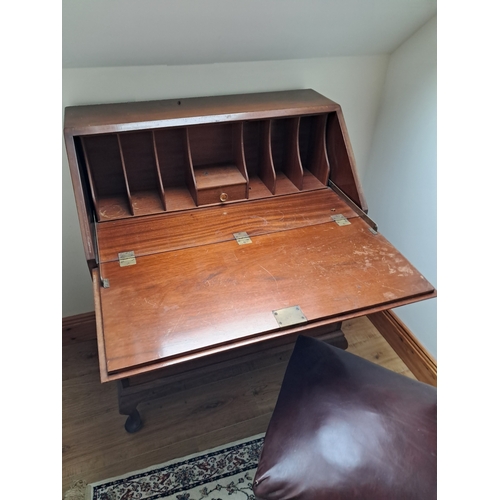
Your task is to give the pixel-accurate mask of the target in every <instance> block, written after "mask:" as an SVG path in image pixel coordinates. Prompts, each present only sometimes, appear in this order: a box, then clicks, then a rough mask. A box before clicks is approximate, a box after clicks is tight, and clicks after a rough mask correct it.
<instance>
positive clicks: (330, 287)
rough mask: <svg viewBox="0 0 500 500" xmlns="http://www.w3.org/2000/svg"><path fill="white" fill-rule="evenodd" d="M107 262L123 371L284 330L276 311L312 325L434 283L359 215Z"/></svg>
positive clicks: (107, 321) (417, 294)
mask: <svg viewBox="0 0 500 500" xmlns="http://www.w3.org/2000/svg"><path fill="white" fill-rule="evenodd" d="M350 222H351V224H350V225H346V226H338V225H337V224H335V223H334V222H332V221H330V222H327V223H323V224H316V225H309V226H305V227H298V228H293V229H290V230H287V231H279V232H275V233H269V234H261V235H258V236H254V237H252V243H251V244H248V245H238V243H237V242H236V241H235V240H232V241H224V242H221V243H218V244H215V245H205V246H201V247H193V248H185V249H182V250H174V251H170V252H164V253H159V254H155V255H146V256H144V257H139V258H138V259H137V264H136V265H133V266H127V267H120V266H119V264H118V262H107V263H104V264H103V265H102V275H103V277H105V278H107V279H108V280H109V283H110V287H109V288H100V289H99V298H100V310H101V312H102V318H103V332H104V342H103V343H104V346H105V352H106V361H107V364H106V370H107V371H108V372H109V373H112V372H119V371H120V370H126V369H129V368H131V367H134V366H140V365H145V364H151V363H155V362H158V361H159V360H164V359H169V358H173V357H176V356H180V355H183V354H185V353H189V352H196V351H200V350H203V349H207V348H212V347H214V346H218V345H225V344H228V343H231V342H234V341H236V340H238V339H243V338H249V337H252V336H256V335H261V334H263V333H265V332H272V331H275V330H279V327H278V324H277V321H276V319H275V317H274V315H273V311H274V310H278V309H283V308H287V307H291V306H295V305H299V306H300V308H301V310H302V312H303V313H304V315H305V317H306V318H307V320H308V321H309V322H310V323H311V322H314V321H318V320H322V319H324V318H332V319H335V318H336V316H337V315H338V316H339V317H340V316H342V315H345V314H346V313H349V312H355V313H356V315H363V314H367V313H368V312H371V311H373V310H375V309H376V308H379V307H380V306H381V305H385V306H386V307H391V306H392V305H393V304H394V303H395V302H397V301H398V300H401V299H408V298H411V299H412V300H419V299H420V298H427V297H429V296H431V295H432V294H433V293H434V288H433V286H432V285H431V284H430V283H428V282H427V280H425V278H424V277H423V276H422V275H421V274H420V273H419V272H418V271H417V270H416V269H415V268H414V267H413V266H412V265H411V263H410V262H408V260H407V259H406V258H405V257H403V256H402V255H401V254H400V253H399V252H398V251H397V250H396V249H395V248H394V247H393V246H392V245H391V244H390V243H389V242H388V241H387V240H386V239H385V238H384V237H383V236H382V235H381V234H377V235H374V234H372V233H371V232H370V231H369V230H368V226H367V225H366V223H365V222H364V221H363V220H361V219H360V218H358V217H355V218H352V219H350Z"/></svg>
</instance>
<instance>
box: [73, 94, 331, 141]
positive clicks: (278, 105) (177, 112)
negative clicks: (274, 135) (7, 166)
mask: <svg viewBox="0 0 500 500" xmlns="http://www.w3.org/2000/svg"><path fill="white" fill-rule="evenodd" d="M339 108H340V106H339V105H338V104H337V103H335V102H333V101H331V100H330V99H328V98H326V97H324V96H322V95H321V94H318V93H317V92H315V91H314V90H312V89H304V90H285V91H279V92H263V93H256V94H239V95H229V96H227V95H226V96H212V97H190V98H186V99H183V98H181V99H168V100H160V101H143V102H128V103H115V104H96V105H87V106H70V107H67V108H66V109H65V117H64V131H65V133H66V134H70V135H89V134H100V133H110V132H125V131H132V130H138V129H153V128H160V127H177V126H186V125H197V124H204V123H214V122H230V121H238V120H252V119H255V120H257V119H265V118H276V117H286V116H296V115H307V114H315V113H329V112H331V111H336V110H338V109H339Z"/></svg>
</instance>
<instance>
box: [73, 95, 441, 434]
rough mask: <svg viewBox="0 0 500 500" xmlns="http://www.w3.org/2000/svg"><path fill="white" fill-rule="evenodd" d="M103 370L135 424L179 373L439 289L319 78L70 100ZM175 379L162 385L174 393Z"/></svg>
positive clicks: (339, 340)
mask: <svg viewBox="0 0 500 500" xmlns="http://www.w3.org/2000/svg"><path fill="white" fill-rule="evenodd" d="M64 136H65V142H66V149H67V154H68V159H69V166H70V170H71V177H72V183H73V189H74V194H75V200H76V206H77V211H78V217H79V223H80V228H81V233H82V238H83V245H84V249H85V256H86V259H87V262H88V266H89V269H90V273H91V277H92V281H93V289H94V297H95V311H96V320H97V332H98V347H99V365H100V374H101V381H102V382H108V381H117V382H118V389H119V410H120V413H122V414H124V415H128V419H127V422H126V426H125V427H126V429H127V431H129V432H134V431H136V430H138V429H139V428H140V427H141V425H142V423H141V418H140V415H139V413H138V411H137V405H138V403H140V402H141V401H144V400H145V399H148V398H152V397H159V396H162V394H165V390H164V389H163V388H164V387H165V381H166V380H168V377H169V376H172V375H178V376H181V374H185V373H188V372H189V371H190V370H192V369H193V368H195V367H200V366H208V365H210V364H213V363H216V362H217V363H222V362H226V363H227V362H230V361H231V360H233V361H234V360H236V362H237V360H238V359H239V358H240V357H241V356H245V355H248V354H249V353H255V352H258V351H259V350H260V349H273V348H277V346H280V345H281V344H283V343H285V342H288V343H291V342H293V341H294V340H295V338H297V336H298V335H299V334H302V335H310V336H316V337H319V338H322V339H325V340H329V341H330V342H331V343H333V344H334V345H337V346H341V347H344V348H345V347H346V342H345V338H344V337H343V334H342V331H341V329H340V326H341V322H342V321H343V320H346V319H349V318H354V317H357V316H363V315H366V314H369V313H373V312H377V311H381V310H385V309H389V308H393V307H396V306H400V305H403V304H408V303H411V302H415V301H419V300H423V299H427V298H430V297H434V296H435V295H436V291H435V289H434V287H433V286H432V285H431V284H430V283H429V282H428V281H427V280H426V279H425V278H424V277H423V276H422V275H421V274H420V273H419V272H418V270H417V269H415V268H414V267H413V266H412V265H411V263H410V262H408V260H407V259H406V258H405V257H404V256H403V255H401V254H400V253H399V252H398V251H397V250H396V249H395V248H394V247H393V246H392V245H391V244H390V243H389V242H388V241H387V240H386V239H385V238H384V237H383V236H382V235H381V234H380V233H379V232H378V230H377V226H376V224H375V223H374V222H373V221H372V220H371V219H370V218H369V217H368V216H367V206H366V202H365V199H364V196H363V193H362V189H361V186H360V183H359V180H358V175H357V172H356V167H355V162H354V157H353V153H352V148H351V145H350V142H349V138H348V134H347V129H346V126H345V122H344V118H343V115H342V110H341V108H340V106H339V105H338V104H336V103H334V102H332V101H331V100H329V99H327V98H326V97H324V96H322V95H320V94H318V93H316V92H315V91H313V90H295V91H282V92H269V93H260V94H247V95H232V96H218V97H203V98H189V99H179V100H164V101H148V102H133V103H122V104H102V105H91V106H75V107H68V108H66V110H65V123H64ZM162 391H163V392H162Z"/></svg>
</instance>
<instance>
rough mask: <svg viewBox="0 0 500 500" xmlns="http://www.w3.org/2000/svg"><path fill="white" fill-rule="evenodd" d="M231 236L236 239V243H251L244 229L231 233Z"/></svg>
mask: <svg viewBox="0 0 500 500" xmlns="http://www.w3.org/2000/svg"><path fill="white" fill-rule="evenodd" d="M233 236H234V238H235V239H236V242H237V243H238V245H248V244H249V243H252V240H251V239H250V237H249V236H248V233H246V232H244V231H243V232H241V233H233Z"/></svg>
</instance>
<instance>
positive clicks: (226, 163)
mask: <svg viewBox="0 0 500 500" xmlns="http://www.w3.org/2000/svg"><path fill="white" fill-rule="evenodd" d="M335 115H336V113H335V112H334V113H325V114H320V115H310V116H297V117H287V118H275V119H264V120H247V121H236V122H229V123H209V124H202V125H191V126H186V127H169V128H157V129H150V130H148V129H144V130H136V131H126V132H118V133H101V134H96V135H80V136H76V137H75V146H76V152H77V157H78V159H79V164H80V170H81V175H82V176H83V177H85V181H86V185H87V186H88V189H89V192H90V193H89V194H90V196H91V197H92V201H93V204H94V206H95V207H96V215H97V220H98V221H105V220H115V219H122V218H128V217H134V216H141V215H148V214H156V213H162V212H172V211H179V210H186V209H190V208H195V207H197V206H206V205H212V204H220V203H230V202H233V201H238V200H245V199H260V198H266V197H271V196H274V195H283V194H291V193H295V192H300V191H310V190H315V189H320V188H324V187H325V185H327V183H328V178H329V171H330V163H329V159H328V153H327V148H326V135H327V128H328V126H329V122H332V125H331V127H334V121H335Z"/></svg>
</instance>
